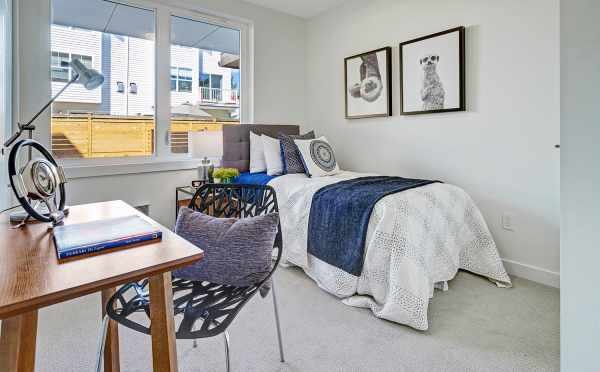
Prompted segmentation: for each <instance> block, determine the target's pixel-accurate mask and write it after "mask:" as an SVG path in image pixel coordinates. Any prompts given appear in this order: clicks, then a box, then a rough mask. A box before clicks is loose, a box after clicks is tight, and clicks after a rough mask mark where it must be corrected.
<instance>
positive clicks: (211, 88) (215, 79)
mask: <svg viewBox="0 0 600 372" xmlns="http://www.w3.org/2000/svg"><path fill="white" fill-rule="evenodd" d="M232 75H233V72H232ZM222 82H223V75H217V74H200V99H201V100H202V101H203V102H220V101H222V100H223V96H222ZM232 89H233V88H232Z"/></svg>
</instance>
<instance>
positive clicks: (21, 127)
mask: <svg viewBox="0 0 600 372" xmlns="http://www.w3.org/2000/svg"><path fill="white" fill-rule="evenodd" d="M77 79H79V75H78V74H75V75H73V77H72V78H71V80H69V82H68V83H67V84H65V86H64V87H62V89H61V90H60V91H58V93H56V94H55V95H54V97H52V98H50V101H48V103H46V104H45V105H44V107H42V108H41V109H40V111H38V112H37V113H36V114H35V115H33V117H32V118H31V119H30V120H29V121H28V122H27V123H26V124H21V123H17V127H18V129H17V131H16V132H15V133H14V134H13V135H12V136H10V137H9V138H8V139H7V140H6V142H4V147H9V146H10V145H12V144H13V142H15V141H16V140H17V139H18V138H19V137H21V134H22V133H23V132H24V131H26V130H29V131H33V130H35V126H34V125H32V123H33V122H34V121H35V119H37V118H38V117H39V116H40V115H41V114H42V113H43V112H44V111H46V109H47V108H48V107H50V105H51V104H52V102H54V101H55V100H56V99H57V98H58V96H60V95H61V94H62V93H63V92H64V91H65V90H66V89H67V88H68V87H69V85H71V84H73V83H74V82H75V81H76V80H77Z"/></svg>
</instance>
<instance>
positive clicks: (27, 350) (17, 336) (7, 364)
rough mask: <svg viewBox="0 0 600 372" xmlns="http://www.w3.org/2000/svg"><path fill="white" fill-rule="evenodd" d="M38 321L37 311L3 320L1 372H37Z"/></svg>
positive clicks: (0, 349)
mask: <svg viewBox="0 0 600 372" xmlns="http://www.w3.org/2000/svg"><path fill="white" fill-rule="evenodd" d="M37 321H38V312H37V310H34V311H31V312H28V313H25V314H21V315H17V316H15V317H12V318H8V319H3V320H2V336H1V338H0V371H3V372H5V371H6V372H34V371H35V342H36V336H37Z"/></svg>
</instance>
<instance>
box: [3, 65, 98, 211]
mask: <svg viewBox="0 0 600 372" xmlns="http://www.w3.org/2000/svg"><path fill="white" fill-rule="evenodd" d="M66 65H67V66H68V65H71V68H72V69H73V74H72V77H71V80H69V81H68V82H67V84H65V86H64V87H62V89H61V90H60V91H58V93H56V94H55V95H54V97H52V98H50V101H48V103H46V104H45V105H44V106H43V107H42V108H41V109H40V111H38V112H37V113H36V114H35V115H34V116H33V117H32V118H31V120H29V121H28V122H27V123H26V124H21V123H17V131H16V132H15V133H14V134H13V135H12V136H11V137H10V138H9V139H7V140H6V142H4V147H3V148H2V151H3V152H4V148H7V147H9V146H11V145H12V144H13V143H14V142H15V141H16V140H17V139H19V137H21V134H23V132H24V131H27V137H28V138H29V139H31V138H32V137H33V131H34V130H35V125H33V122H34V121H35V119H37V118H38V117H39V116H40V115H41V114H42V113H43V112H44V111H46V109H47V108H48V107H50V105H51V104H52V102H54V101H55V100H56V99H57V98H58V96H60V95H61V94H62V93H63V92H64V91H65V90H66V89H67V88H68V87H69V85H71V84H73V83H75V82H78V83H81V84H82V85H83V86H84V87H85V89H88V90H92V89H96V88H98V87H99V86H100V85H102V83H103V82H104V76H102V74H101V73H99V72H98V71H96V70H94V69H91V68H87V67H86V66H85V65H84V64H83V63H82V62H81V61H80V60H79V59H74V60H72V61H71V62H70V63H68V64H66ZM63 66H64V65H63ZM31 151H32V148H31V147H29V151H28V152H27V160H28V161H31V158H32V152H31ZM64 212H65V214H66V213H68V209H67V208H65V210H64ZM27 217H28V214H27V213H25V212H16V213H12V214H11V215H10V219H11V221H13V222H22V221H24V220H25V219H26V218H27Z"/></svg>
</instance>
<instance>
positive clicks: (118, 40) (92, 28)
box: [50, 0, 156, 158]
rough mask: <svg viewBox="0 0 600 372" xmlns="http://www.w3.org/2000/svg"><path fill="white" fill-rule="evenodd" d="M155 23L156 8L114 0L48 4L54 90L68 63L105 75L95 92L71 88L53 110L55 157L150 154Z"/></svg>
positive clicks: (68, 74) (66, 74)
mask: <svg viewBox="0 0 600 372" xmlns="http://www.w3.org/2000/svg"><path fill="white" fill-rule="evenodd" d="M81 12H83V13H85V14H94V17H81V16H80V13H81ZM154 19H155V16H154V11H151V10H147V9H142V8H138V7H133V6H128V5H125V4H121V3H116V2H112V1H104V0H95V1H89V2H88V1H86V2H81V1H80V0H52V25H51V44H52V45H51V50H52V59H51V61H50V70H51V77H52V79H51V80H52V82H51V84H52V93H53V94H56V93H57V92H58V91H59V90H60V89H62V88H63V87H64V86H65V84H66V83H67V82H68V81H69V80H70V79H72V78H73V71H72V70H71V68H70V66H69V65H68V62H70V61H72V60H74V59H79V60H80V61H81V62H82V63H83V64H84V65H85V66H86V67H88V68H93V69H95V70H97V71H99V72H100V73H102V74H103V75H104V83H103V85H102V86H101V87H98V88H96V89H94V90H91V91H90V90H86V89H85V88H84V87H83V86H82V85H81V84H72V85H70V86H69V87H68V88H67V89H66V90H65V92H64V93H62V94H61V95H60V97H59V98H58V99H57V100H56V101H55V103H54V104H53V105H52V123H51V124H52V127H51V134H52V138H51V147H52V152H53V154H54V155H55V156H56V157H58V158H103V157H124V156H148V155H152V154H154V152H155V145H154V138H155V132H156V127H155V121H154V107H155V106H156V103H155V90H154V86H155V81H154V80H155V74H154V61H155V59H154V58H152V56H154V55H155V53H154V47H155V44H154V39H155V38H154V28H155V25H154ZM127 87H128V88H127ZM115 88H116V89H115Z"/></svg>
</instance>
